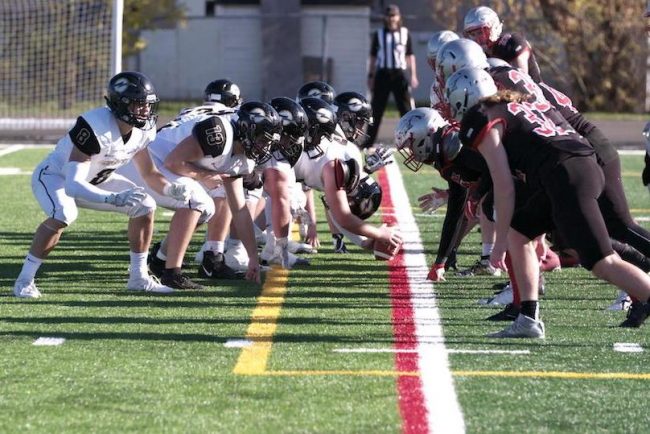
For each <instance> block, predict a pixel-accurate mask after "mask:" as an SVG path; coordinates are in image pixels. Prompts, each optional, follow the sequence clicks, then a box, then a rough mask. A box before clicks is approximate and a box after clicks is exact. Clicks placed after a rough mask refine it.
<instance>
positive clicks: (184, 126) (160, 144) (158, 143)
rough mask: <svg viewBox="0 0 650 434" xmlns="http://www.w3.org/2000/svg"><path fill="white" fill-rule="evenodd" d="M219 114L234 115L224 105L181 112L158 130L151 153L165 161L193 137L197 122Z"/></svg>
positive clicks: (150, 147) (212, 105)
mask: <svg viewBox="0 0 650 434" xmlns="http://www.w3.org/2000/svg"><path fill="white" fill-rule="evenodd" d="M217 113H232V110H231V109H228V107H226V106H225V105H223V104H206V105H200V106H197V107H192V108H187V109H183V110H181V111H180V112H179V113H178V115H177V116H176V117H175V118H174V119H173V120H172V121H170V122H168V123H167V124H165V125H164V126H162V127H161V128H160V129H159V130H158V134H157V135H156V140H154V141H153V143H151V146H149V152H150V153H151V155H154V156H156V157H158V159H160V161H165V157H166V156H167V154H169V153H170V152H171V151H172V149H174V148H175V147H176V145H178V144H179V143H180V142H181V141H182V140H183V139H184V138H186V137H188V136H190V135H192V128H194V125H195V124H196V123H197V122H200V121H202V120H203V119H205V118H207V117H209V116H213V115H215V114H217Z"/></svg>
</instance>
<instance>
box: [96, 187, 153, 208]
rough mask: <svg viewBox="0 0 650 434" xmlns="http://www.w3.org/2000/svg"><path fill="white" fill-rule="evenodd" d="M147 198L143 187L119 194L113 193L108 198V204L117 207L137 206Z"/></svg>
mask: <svg viewBox="0 0 650 434" xmlns="http://www.w3.org/2000/svg"><path fill="white" fill-rule="evenodd" d="M145 197H147V193H145V192H144V188H142V187H133V188H129V189H128V190H124V191H120V192H119V193H112V194H110V195H108V196H107V197H106V203H110V204H113V205H115V206H119V207H122V206H136V205H138V204H139V203H140V202H142V201H143V200H144V198H145Z"/></svg>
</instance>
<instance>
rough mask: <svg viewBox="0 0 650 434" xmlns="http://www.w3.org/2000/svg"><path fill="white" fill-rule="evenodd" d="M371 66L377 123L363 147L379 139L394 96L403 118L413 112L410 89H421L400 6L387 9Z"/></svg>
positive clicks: (375, 39) (372, 51)
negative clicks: (389, 99) (407, 74)
mask: <svg viewBox="0 0 650 434" xmlns="http://www.w3.org/2000/svg"><path fill="white" fill-rule="evenodd" d="M368 63H369V65H368V89H370V90H371V91H372V112H373V118H374V120H375V121H374V123H373V124H372V125H371V126H370V127H369V128H368V140H367V141H366V143H365V145H364V147H370V146H372V145H373V143H374V142H375V139H376V138H377V132H378V131H379V124H380V123H381V118H382V117H383V115H384V110H386V103H387V102H388V96H389V95H390V93H391V92H392V93H393V96H394V97H395V103H396V104H397V110H399V113H400V116H403V115H404V114H406V112H408V111H409V110H411V109H413V108H414V107H413V99H412V98H411V91H410V87H412V88H416V87H417V86H418V78H417V73H416V70H415V56H414V55H413V47H412V44H411V36H410V34H409V31H408V29H407V28H406V27H403V26H402V18H401V15H400V12H399V7H397V5H389V6H388V7H386V10H385V14H384V27H383V28H381V29H378V30H377V31H376V32H375V34H374V36H373V39H372V44H371V47H370V59H369V62H368ZM407 68H408V69H409V70H410V72H411V79H410V82H409V80H407V78H406V69H407ZM409 85H410V87H409Z"/></svg>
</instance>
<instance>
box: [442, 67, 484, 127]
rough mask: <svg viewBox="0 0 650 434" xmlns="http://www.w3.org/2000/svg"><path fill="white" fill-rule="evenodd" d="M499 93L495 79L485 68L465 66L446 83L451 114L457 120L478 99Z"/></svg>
mask: <svg viewBox="0 0 650 434" xmlns="http://www.w3.org/2000/svg"><path fill="white" fill-rule="evenodd" d="M495 93H497V86H496V84H494V80H493V79H492V77H491V76H490V74H488V73H487V71H485V70H484V69H478V68H463V69H461V70H459V71H456V72H454V73H453V74H452V75H451V77H449V79H448V80H447V84H446V85H445V95H446V96H447V101H448V102H449V106H450V108H451V115H452V116H453V117H454V119H456V120H457V121H460V120H461V119H462V118H463V115H464V114H465V113H466V112H467V110H469V109H470V108H471V107H472V106H474V105H475V104H477V103H478V101H479V100H480V99H481V98H483V97H486V96H490V95H494V94H495Z"/></svg>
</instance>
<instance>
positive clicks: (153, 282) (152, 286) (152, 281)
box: [126, 276, 174, 294]
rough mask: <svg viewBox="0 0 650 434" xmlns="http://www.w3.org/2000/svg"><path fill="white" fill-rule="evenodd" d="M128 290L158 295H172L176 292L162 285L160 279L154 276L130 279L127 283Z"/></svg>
mask: <svg viewBox="0 0 650 434" xmlns="http://www.w3.org/2000/svg"><path fill="white" fill-rule="evenodd" d="M126 289H128V290H129V291H145V292H155V293H157V294H171V293H172V292H174V290H173V289H172V288H170V287H169V286H165V285H163V284H161V283H160V281H158V279H156V278H155V277H152V276H144V277H137V278H130V279H129V281H128V282H127V283H126Z"/></svg>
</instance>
